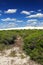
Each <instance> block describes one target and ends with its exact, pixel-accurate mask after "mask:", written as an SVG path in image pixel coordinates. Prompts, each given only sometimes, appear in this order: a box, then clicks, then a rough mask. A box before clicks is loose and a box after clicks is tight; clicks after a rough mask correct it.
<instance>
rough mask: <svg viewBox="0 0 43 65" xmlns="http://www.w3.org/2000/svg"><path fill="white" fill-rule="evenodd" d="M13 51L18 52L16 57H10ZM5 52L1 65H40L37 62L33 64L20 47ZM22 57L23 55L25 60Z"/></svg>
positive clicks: (0, 57)
mask: <svg viewBox="0 0 43 65" xmlns="http://www.w3.org/2000/svg"><path fill="white" fill-rule="evenodd" d="M11 51H15V52H16V56H15V57H10V56H9V54H10V53H11ZM4 52H5V54H4V55H0V65H38V64H36V63H35V62H31V61H30V57H29V56H26V55H25V53H23V52H22V51H21V50H20V48H19V47H14V48H12V49H9V50H5V51H4ZM21 55H23V56H24V58H21Z"/></svg>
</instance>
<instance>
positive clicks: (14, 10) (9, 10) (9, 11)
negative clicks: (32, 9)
mask: <svg viewBox="0 0 43 65" xmlns="http://www.w3.org/2000/svg"><path fill="white" fill-rule="evenodd" d="M16 11H17V9H8V10H7V11H4V13H9V14H10V13H16Z"/></svg>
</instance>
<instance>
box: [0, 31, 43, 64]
mask: <svg viewBox="0 0 43 65" xmlns="http://www.w3.org/2000/svg"><path fill="white" fill-rule="evenodd" d="M17 35H19V36H21V37H22V38H23V42H24V44H23V50H24V51H25V52H26V54H27V55H30V57H31V59H32V60H34V61H36V62H39V63H40V64H42V65H43V30H9V31H8V30H7V31H0V50H1V51H2V50H3V49H8V48H11V45H12V44H15V39H16V37H17ZM13 53H14V52H13ZM14 54H15V53H14ZM11 55H12V53H11Z"/></svg>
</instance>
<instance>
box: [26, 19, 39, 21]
mask: <svg viewBox="0 0 43 65" xmlns="http://www.w3.org/2000/svg"><path fill="white" fill-rule="evenodd" d="M37 21H38V20H37V19H30V20H27V22H37Z"/></svg>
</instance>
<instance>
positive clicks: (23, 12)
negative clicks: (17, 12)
mask: <svg viewBox="0 0 43 65" xmlns="http://www.w3.org/2000/svg"><path fill="white" fill-rule="evenodd" d="M21 14H26V15H30V12H28V11H22V12H21Z"/></svg>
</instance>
